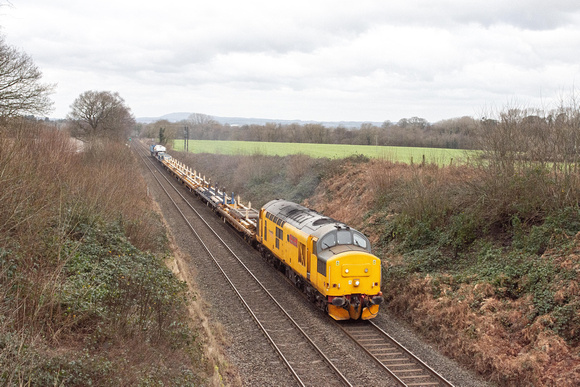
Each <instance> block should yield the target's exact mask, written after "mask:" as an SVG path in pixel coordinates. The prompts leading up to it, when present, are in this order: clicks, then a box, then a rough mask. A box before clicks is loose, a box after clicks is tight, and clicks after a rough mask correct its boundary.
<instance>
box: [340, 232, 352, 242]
mask: <svg viewBox="0 0 580 387" xmlns="http://www.w3.org/2000/svg"><path fill="white" fill-rule="evenodd" d="M336 238H337V240H338V243H337V244H339V245H352V234H351V232H350V230H340V231H337V232H336Z"/></svg>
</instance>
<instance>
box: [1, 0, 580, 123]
mask: <svg viewBox="0 0 580 387" xmlns="http://www.w3.org/2000/svg"><path fill="white" fill-rule="evenodd" d="M12 3H13V4H14V7H12V8H7V7H4V8H2V11H3V12H2V13H1V14H0V25H2V26H3V33H4V34H5V35H6V37H7V42H8V43H9V44H13V45H15V46H17V47H19V48H20V49H22V50H23V51H25V52H27V53H29V54H30V55H32V57H33V58H34V60H35V62H36V63H37V65H38V66H39V67H40V68H41V70H42V71H43V72H44V74H45V80H46V81H47V82H51V83H53V82H56V83H58V91H57V94H56V95H55V101H56V111H55V112H54V116H57V117H63V116H65V115H66V113H67V112H68V110H69V105H70V104H71V103H72V101H73V100H74V98H76V96H78V95H79V94H80V93H82V92H83V91H86V90H91V89H97V90H112V91H118V92H119V93H120V94H121V96H123V97H124V98H125V100H126V101H127V103H128V104H129V105H130V106H131V107H132V109H133V111H134V113H135V114H136V115H138V116H155V115H162V114H165V113H170V112H174V111H196V112H203V113H207V114H214V115H238V116H259V117H267V118H300V119H305V120H306V119H319V120H374V121H381V120H386V119H390V120H392V121H396V120H398V119H400V118H402V117H410V116H421V117H425V118H427V119H429V120H438V119H443V118H450V117H455V116H461V115H473V114H476V112H477V111H479V110H480V109H481V107H482V106H483V105H491V104H494V105H500V106H501V105H503V104H505V103H506V101H508V100H510V99H512V98H513V97H514V96H520V97H521V98H523V99H527V100H530V101H532V102H537V101H540V99H541V98H544V99H545V98H546V97H552V96H554V97H555V96H557V94H558V92H560V91H561V90H563V89H569V88H571V87H572V86H573V84H574V83H575V81H577V80H576V78H577V77H578V76H579V75H580V64H579V63H578V61H577V58H576V56H577V54H576V53H577V52H578V51H579V49H580V31H579V29H580V24H579V23H578V22H579V21H580V4H578V3H577V2H576V1H563V0H562V1H552V2H550V3H549V5H548V4H547V3H545V2H543V1H542V2H540V1H538V0H520V1H513V2H505V1H503V0H502V1H500V0H488V1H482V0H477V1H470V2H465V1H458V0H445V1H438V2H433V1H431V0H419V1H412V0H406V1H397V2H392V1H390V2H384V1H380V0H363V1H360V2H356V3H354V2H352V1H346V0H335V1H328V0H324V1H314V2H312V1H309V2H307V1H302V0H296V1H294V2H285V3H280V2H272V1H244V2H240V1H224V0H222V1H213V2H202V1H190V2H183V1H177V0H166V1H164V2H149V1H140V2H138V1H130V0H116V1H111V0H102V1H100V2H91V3H87V2H69V1H63V0H52V1H50V2H47V1H41V0H21V1H19V0H13V1H12Z"/></svg>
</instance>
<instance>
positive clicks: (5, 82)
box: [0, 37, 55, 118]
mask: <svg viewBox="0 0 580 387" xmlns="http://www.w3.org/2000/svg"><path fill="white" fill-rule="evenodd" d="M41 78H42V72H41V71H40V70H39V69H38V67H36V65H35V64H34V62H33V61H32V58H31V57H30V56H28V55H27V54H25V53H23V52H19V51H18V50H17V49H16V48H14V47H11V46H9V45H8V44H6V42H5V41H4V37H0V117H2V118H6V117H13V116H21V115H26V114H33V115H42V114H46V113H48V112H50V111H51V109H52V104H53V103H52V101H51V100H50V98H49V96H50V94H52V93H53V91H54V88H55V85H52V84H43V83H40V79H41Z"/></svg>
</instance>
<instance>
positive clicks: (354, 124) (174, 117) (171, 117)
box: [136, 112, 383, 128]
mask: <svg viewBox="0 0 580 387" xmlns="http://www.w3.org/2000/svg"><path fill="white" fill-rule="evenodd" d="M191 114H193V113H185V112H179V113H169V114H165V115H163V116H161V117H137V118H136V120H137V122H140V123H143V124H149V123H152V122H155V121H159V120H167V121H169V122H179V121H183V120H186V119H187V118H188V117H189V116H190V115H191ZM211 117H212V118H213V119H214V120H216V121H217V122H219V123H220V124H222V125H228V124H229V125H232V126H243V125H264V124H266V123H268V122H273V123H276V124H283V125H286V124H300V125H304V124H322V125H324V126H326V127H337V126H343V127H345V128H360V126H361V125H362V124H363V123H371V124H373V125H377V126H381V125H382V124H383V123H382V122H373V121H302V120H278V119H273V118H244V117H218V116H211Z"/></svg>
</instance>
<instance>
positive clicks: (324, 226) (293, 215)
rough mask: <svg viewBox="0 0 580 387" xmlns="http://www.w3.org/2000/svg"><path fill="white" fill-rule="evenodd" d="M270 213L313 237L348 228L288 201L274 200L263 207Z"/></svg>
mask: <svg viewBox="0 0 580 387" xmlns="http://www.w3.org/2000/svg"><path fill="white" fill-rule="evenodd" d="M263 208H264V209H265V210H266V211H268V212H269V213H271V214H273V215H275V216H277V217H278V218H280V219H282V220H283V221H285V222H287V223H289V224H291V225H292V226H294V227H296V228H297V229H299V230H303V231H305V232H307V233H309V234H311V235H313V236H316V237H321V236H322V235H324V234H326V233H327V232H328V231H331V230H333V229H336V228H348V226H347V225H346V224H344V223H342V222H339V221H338V220H335V219H332V218H329V217H328V216H324V215H322V214H319V213H318V212H316V211H314V210H311V209H310V208H306V207H304V206H301V205H300V204H296V203H293V202H289V201H287V200H279V199H276V200H272V201H270V202H268V203H266V204H265V205H264V207H263Z"/></svg>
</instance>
